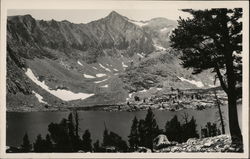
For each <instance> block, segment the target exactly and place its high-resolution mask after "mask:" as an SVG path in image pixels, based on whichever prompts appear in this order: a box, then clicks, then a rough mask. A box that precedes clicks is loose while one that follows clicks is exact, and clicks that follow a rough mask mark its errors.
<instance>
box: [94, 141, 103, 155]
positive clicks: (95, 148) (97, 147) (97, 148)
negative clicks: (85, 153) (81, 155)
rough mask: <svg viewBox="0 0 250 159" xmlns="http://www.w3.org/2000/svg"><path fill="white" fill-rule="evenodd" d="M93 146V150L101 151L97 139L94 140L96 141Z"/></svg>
mask: <svg viewBox="0 0 250 159" xmlns="http://www.w3.org/2000/svg"><path fill="white" fill-rule="evenodd" d="M93 146H94V148H93V149H94V152H102V148H101V147H100V143H99V140H96V142H95V143H94V144H93Z"/></svg>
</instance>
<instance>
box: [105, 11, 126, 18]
mask: <svg viewBox="0 0 250 159" xmlns="http://www.w3.org/2000/svg"><path fill="white" fill-rule="evenodd" d="M107 17H108V18H117V17H119V18H124V16H122V15H121V14H119V13H117V12H116V11H112V12H110V13H109V15H108V16H107Z"/></svg>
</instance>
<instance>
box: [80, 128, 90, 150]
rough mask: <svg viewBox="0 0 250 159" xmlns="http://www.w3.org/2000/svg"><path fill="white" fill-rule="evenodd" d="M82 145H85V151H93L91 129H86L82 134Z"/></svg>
mask: <svg viewBox="0 0 250 159" xmlns="http://www.w3.org/2000/svg"><path fill="white" fill-rule="evenodd" d="M82 142H83V143H82V145H83V151H85V152H91V151H92V145H91V142H92V140H91V134H90V132H89V130H85V132H84V134H83V135H82Z"/></svg>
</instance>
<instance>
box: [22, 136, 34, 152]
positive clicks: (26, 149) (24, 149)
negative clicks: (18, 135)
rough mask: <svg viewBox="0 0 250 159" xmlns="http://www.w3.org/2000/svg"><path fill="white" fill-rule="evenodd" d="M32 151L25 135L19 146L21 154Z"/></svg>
mask: <svg viewBox="0 0 250 159" xmlns="http://www.w3.org/2000/svg"><path fill="white" fill-rule="evenodd" d="M31 149H32V145H31V144H30V141H29V136H28V134H27V133H25V135H24V136H23V143H22V145H21V150H22V152H30V151H31Z"/></svg>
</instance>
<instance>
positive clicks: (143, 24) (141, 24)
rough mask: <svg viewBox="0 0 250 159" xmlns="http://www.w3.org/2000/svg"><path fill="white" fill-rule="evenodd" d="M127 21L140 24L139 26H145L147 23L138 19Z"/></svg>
mask: <svg viewBox="0 0 250 159" xmlns="http://www.w3.org/2000/svg"><path fill="white" fill-rule="evenodd" d="M129 22H131V23H134V24H135V25H138V26H140V27H142V26H145V25H148V23H145V22H138V21H135V20H129Z"/></svg>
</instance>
